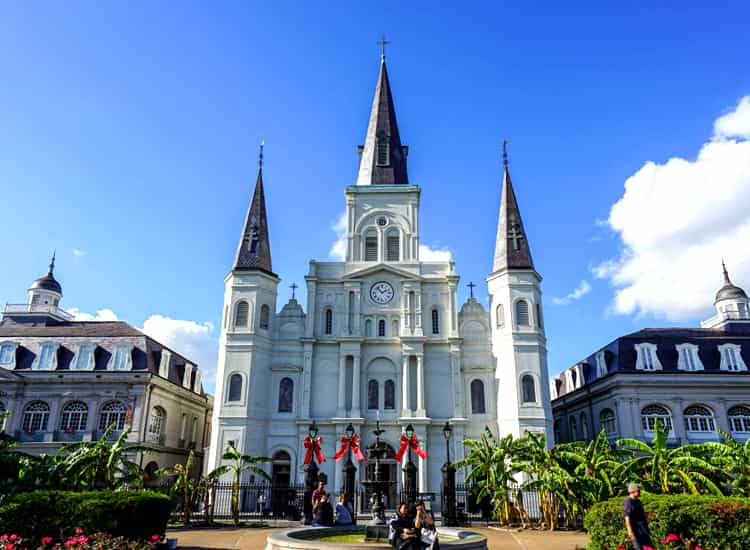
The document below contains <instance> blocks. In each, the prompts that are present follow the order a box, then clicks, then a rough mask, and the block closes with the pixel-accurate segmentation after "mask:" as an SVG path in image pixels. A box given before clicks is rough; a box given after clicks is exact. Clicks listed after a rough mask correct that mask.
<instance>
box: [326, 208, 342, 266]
mask: <svg viewBox="0 0 750 550" xmlns="http://www.w3.org/2000/svg"><path fill="white" fill-rule="evenodd" d="M331 229H333V230H334V231H335V232H336V242H335V243H333V246H331V250H329V251H328V257H329V258H331V259H332V260H338V261H339V262H343V261H344V260H345V259H346V212H343V213H342V214H341V215H340V216H339V217H338V219H337V220H336V221H335V222H333V223H332V224H331Z"/></svg>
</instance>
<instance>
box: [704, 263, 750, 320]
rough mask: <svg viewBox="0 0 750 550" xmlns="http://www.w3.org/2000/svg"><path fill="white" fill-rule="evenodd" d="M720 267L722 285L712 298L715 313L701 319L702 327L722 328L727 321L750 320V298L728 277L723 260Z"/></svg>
mask: <svg viewBox="0 0 750 550" xmlns="http://www.w3.org/2000/svg"><path fill="white" fill-rule="evenodd" d="M721 268H722V270H723V271H724V286H722V287H721V288H720V289H719V290H718V292H717V293H716V298H715V299H714V306H715V307H716V315H714V316H713V317H711V318H710V319H707V320H705V321H703V322H702V323H701V326H702V327H703V328H723V327H725V325H726V324H727V323H732V322H737V321H739V322H748V321H750V299H748V297H747V294H745V291H744V290H743V289H742V288H740V287H738V286H737V285H735V284H734V283H732V281H731V280H730V279H729V273H727V268H726V266H725V265H724V262H723V261H722V262H721Z"/></svg>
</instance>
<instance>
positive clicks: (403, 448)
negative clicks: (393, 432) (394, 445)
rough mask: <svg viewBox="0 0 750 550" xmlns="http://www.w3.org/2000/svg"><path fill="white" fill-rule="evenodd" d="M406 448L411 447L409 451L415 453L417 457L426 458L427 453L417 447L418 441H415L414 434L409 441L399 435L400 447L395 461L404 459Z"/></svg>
mask: <svg viewBox="0 0 750 550" xmlns="http://www.w3.org/2000/svg"><path fill="white" fill-rule="evenodd" d="M407 447H411V450H412V451H414V452H415V453H417V456H419V457H421V458H427V453H426V452H424V449H423V448H422V447H420V446H419V439H417V436H416V434H415V435H413V436H411V439H409V438H408V437H406V436H405V435H403V434H401V447H399V449H398V452H397V453H396V460H398V461H400V460H401V459H402V458H403V457H404V453H405V452H406V448H407Z"/></svg>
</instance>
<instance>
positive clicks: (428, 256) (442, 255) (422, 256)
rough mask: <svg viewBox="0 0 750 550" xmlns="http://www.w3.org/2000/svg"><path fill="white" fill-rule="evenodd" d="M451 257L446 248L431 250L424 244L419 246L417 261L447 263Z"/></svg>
mask: <svg viewBox="0 0 750 550" xmlns="http://www.w3.org/2000/svg"><path fill="white" fill-rule="evenodd" d="M452 257H453V256H451V251H450V250H448V248H447V247H443V248H439V247H435V248H432V247H430V246H429V245H426V244H420V245H419V261H421V262H447V261H449V260H450V259H451V258H452Z"/></svg>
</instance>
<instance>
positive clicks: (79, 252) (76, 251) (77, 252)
mask: <svg viewBox="0 0 750 550" xmlns="http://www.w3.org/2000/svg"><path fill="white" fill-rule="evenodd" d="M85 255H86V251H85V250H81V249H80V248H74V249H73V256H75V257H77V258H80V257H81V256H85Z"/></svg>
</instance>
